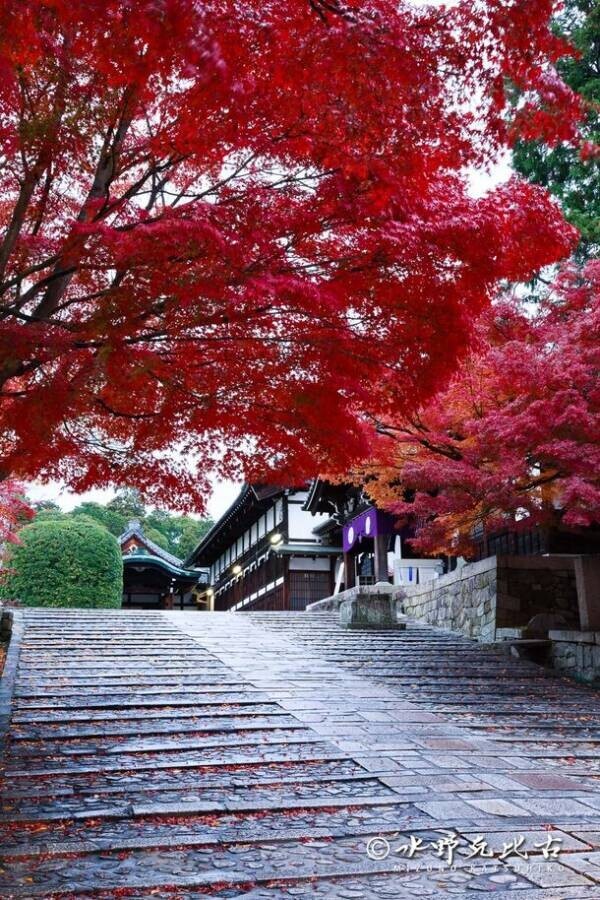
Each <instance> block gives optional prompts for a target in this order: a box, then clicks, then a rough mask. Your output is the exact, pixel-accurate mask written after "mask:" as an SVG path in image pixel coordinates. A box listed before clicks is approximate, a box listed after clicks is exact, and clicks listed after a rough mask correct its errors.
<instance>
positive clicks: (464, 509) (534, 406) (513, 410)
mask: <svg viewBox="0 0 600 900" xmlns="http://www.w3.org/2000/svg"><path fill="white" fill-rule="evenodd" d="M386 430H387V432H388V434H389V435H390V436H391V437H392V438H393V441H392V446H391V447H390V445H389V443H388V441H387V439H386V446H385V447H384V448H382V454H381V455H382V459H381V462H380V463H379V464H377V463H376V464H375V465H373V467H372V468H371V469H370V472H369V474H370V476H371V479H372V480H371V483H370V492H371V493H372V494H373V496H374V497H375V499H377V500H378V501H379V502H380V503H382V504H383V505H385V506H387V507H388V508H390V509H392V510H394V511H395V512H397V513H399V514H401V515H408V516H409V517H410V518H411V519H412V520H413V521H416V522H417V524H419V525H420V527H419V528H418V540H417V541H416V542H414V543H415V545H416V546H417V547H419V548H420V549H424V550H428V551H432V552H451V551H453V552H467V553H468V552H469V550H470V549H471V547H472V541H473V538H474V536H476V534H477V530H478V529H479V530H480V529H481V527H482V526H483V527H484V528H487V529H488V530H489V531H494V530H495V529H498V528H501V529H506V528H507V527H508V528H512V529H518V528H530V527H531V526H532V525H534V524H539V523H542V524H551V525H554V526H559V527H567V528H577V527H579V526H588V525H591V524H598V523H600V444H599V441H598V438H599V436H600V262H598V261H594V262H592V263H589V264H588V265H587V267H586V268H585V270H584V272H580V271H578V270H577V269H575V268H567V269H565V271H564V272H563V273H562V274H561V276H560V278H559V279H558V280H557V282H556V285H555V288H554V290H553V291H552V292H551V293H550V294H549V295H548V297H547V298H546V299H545V300H544V302H543V303H542V304H541V307H540V309H539V310H538V311H537V313H536V315H535V316H534V317H532V316H531V313H530V312H529V313H528V312H527V311H526V310H523V309H522V308H521V307H520V306H519V304H518V303H516V302H512V303H510V302H508V301H507V302H505V303H502V304H498V305H497V306H496V307H495V308H493V309H492V310H489V311H487V312H486V313H485V314H484V315H483V316H482V318H481V320H480V321H479V323H478V325H477V329H476V346H475V348H474V350H473V352H472V353H471V354H470V356H469V357H468V358H467V360H466V361H465V362H464V364H463V365H461V368H460V371H459V372H458V373H457V374H456V375H455V376H454V377H453V378H452V380H451V382H450V384H449V386H448V387H446V388H445V389H444V390H442V391H441V392H440V393H439V394H438V395H437V396H436V397H435V398H434V399H433V401H431V402H430V403H428V404H427V405H426V406H425V408H424V409H423V410H421V411H420V412H418V413H415V414H414V415H412V416H410V417H406V418H405V419H404V421H397V422H391V421H390V422H389V423H387V427H386Z"/></svg>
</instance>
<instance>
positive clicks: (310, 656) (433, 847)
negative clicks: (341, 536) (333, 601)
mask: <svg viewBox="0 0 600 900" xmlns="http://www.w3.org/2000/svg"><path fill="white" fill-rule="evenodd" d="M21 617H22V619H23V623H24V633H23V638H22V642H21V646H20V655H19V664H18V670H17V679H16V684H15V691H14V697H13V700H12V706H11V720H10V728H9V732H8V734H7V736H6V741H5V749H4V759H3V783H2V795H1V797H0V839H1V842H2V845H3V848H4V857H3V861H2V864H1V865H0V897H2V898H7V900H10V898H13V897H14V898H27V900H28V898H34V897H48V898H51V897H63V898H84V897H88V896H89V897H95V898H97V900H102V898H106V900H114V898H117V897H121V896H127V897H133V898H136V897H137V898H140V900H141V898H156V897H159V898H161V897H162V898H174V897H176V898H186V897H190V898H192V897H199V896H207V895H208V896H212V897H215V898H217V897H218V898H242V897H243V898H247V900H269V898H283V897H290V898H293V897H304V896H306V897H308V896H311V897H312V896H317V897H323V898H333V900H344V898H345V900H352V898H356V900H363V898H364V900H370V898H373V900H377V898H386V897H387V898H390V900H392V898H400V900H402V898H414V897H419V896H426V897H427V896H431V897H453V896H455V895H456V896H460V897H463V898H475V897H481V896H482V895H486V894H494V895H495V896H496V895H500V896H508V894H509V893H510V894H511V895H514V894H520V895H522V896H523V897H524V898H526V900H551V898H552V900H559V898H561V900H575V898H584V897H589V898H597V897H599V896H600V876H599V872H600V778H599V777H598V774H600V768H598V766H599V764H598V756H599V755H600V754H599V753H598V750H599V748H600V730H599V728H598V724H599V723H600V703H599V699H600V698H599V695H598V694H597V693H594V692H593V691H592V690H590V689H588V688H584V687H579V686H577V685H574V684H573V683H570V682H567V681H564V680H561V679H559V678H557V677H556V676H554V675H553V674H552V673H549V672H547V671H545V670H543V669H540V668H538V667H536V666H534V665H532V664H530V663H526V662H523V661H517V660H512V659H508V658H507V657H506V656H504V655H502V654H501V653H500V652H498V651H495V650H493V649H489V648H488V649H485V650H484V649H482V648H481V647H479V646H478V645H476V644H474V643H472V642H470V641H468V640H466V639H464V638H461V637H457V636H456V635H454V634H449V633H447V632H442V631H439V630H436V629H434V628H431V627H429V626H425V625H422V624H420V623H416V622H409V625H408V628H407V629H406V631H399V632H398V631H385V630H382V631H377V632H375V631H361V632H351V631H350V632H349V631H343V630H341V629H340V628H339V626H338V624H337V622H336V620H335V619H334V618H333V617H330V616H329V615H327V614H313V615H311V614H305V613H295V614H286V613H256V614H247V615H243V614H238V615H231V614H218V613H217V614H210V615H209V614H200V613H160V612H156V613H155V612H130V611H119V612H99V611H77V612H75V611H62V610H47V611H36V610H31V611H29V610H27V611H23V612H22V613H21ZM594 773H595V774H594ZM519 835H521V836H523V837H524V840H525V842H526V848H527V851H528V859H527V860H524V859H523V858H522V855H521V854H522V853H523V848H522V847H521V849H520V851H519V848H517V850H514V852H512V851H510V852H508V853H505V856H504V858H502V859H500V858H499V857H500V855H501V853H502V851H503V848H504V845H505V844H506V843H510V841H511V840H513V839H514V838H516V837H518V836H519ZM478 836H484V837H486V839H487V840H488V841H489V848H491V852H492V857H491V858H487V859H486V858H482V857H477V856H475V857H473V856H469V854H470V853H472V850H473V846H474V844H473V842H474V841H476V839H477V837H478ZM373 838H376V839H378V840H379V845H377V844H374V845H373V844H370V845H369V846H370V848H371V853H370V854H369V853H367V845H368V842H369V841H372V839H373ZM444 838H446V839H450V841H451V842H452V841H455V842H456V846H455V847H454V850H453V859H452V865H450V860H449V858H448V846H447V844H446V845H445V846H444V844H443V840H444ZM549 839H551V842H554V844H558V845H559V849H560V852H559V854H558V856H557V857H556V858H551V859H549V860H546V859H545V858H544V853H543V849H542V848H543V846H544V844H545V843H547V842H548V840H549ZM440 841H441V842H442V845H441V846H440ZM415 843H416V845H417V846H416V850H414V846H415ZM536 844H538V846H537V847H536V846H535V845H536ZM411 845H412V847H413V851H414V852H412V853H411V852H409V848H410V847H411ZM373 847H375V849H377V847H378V848H379V849H378V852H374V850H373ZM382 847H383V852H382V850H381V848H382ZM386 847H387V852H385V850H386Z"/></svg>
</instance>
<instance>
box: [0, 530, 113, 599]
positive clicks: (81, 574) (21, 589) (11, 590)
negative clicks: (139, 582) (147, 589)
mask: <svg viewBox="0 0 600 900" xmlns="http://www.w3.org/2000/svg"><path fill="white" fill-rule="evenodd" d="M19 538H20V540H21V542H22V543H21V544H18V545H15V546H14V547H11V549H10V551H9V558H8V559H7V560H6V562H5V566H6V568H7V569H9V570H10V571H9V573H8V575H7V577H6V578H4V579H2V583H1V584H0V596H2V597H4V598H5V599H10V600H18V601H20V602H21V603H22V604H23V605H24V606H67V607H74V608H78V607H79V608H93V607H119V606H120V605H121V599H122V594H123V560H122V558H121V550H120V547H119V543H118V541H117V539H116V538H115V537H114V536H113V535H112V534H110V533H109V532H108V531H107V530H106V528H103V527H102V526H101V525H97V524H96V523H95V522H94V521H92V520H91V519H87V518H84V517H83V516H82V517H81V518H80V519H67V518H64V519H60V518H59V519H46V520H43V519H41V520H39V521H34V522H32V523H31V525H26V526H25V527H24V528H22V529H21V531H20V532H19Z"/></svg>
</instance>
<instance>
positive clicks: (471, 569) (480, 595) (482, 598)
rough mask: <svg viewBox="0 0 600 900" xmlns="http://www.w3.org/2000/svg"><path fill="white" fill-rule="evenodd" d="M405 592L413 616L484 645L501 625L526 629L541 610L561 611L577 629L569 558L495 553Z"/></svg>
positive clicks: (577, 617)
mask: <svg viewBox="0 0 600 900" xmlns="http://www.w3.org/2000/svg"><path fill="white" fill-rule="evenodd" d="M402 593H403V594H404V595H405V596H404V599H403V601H402V602H403V607H404V611H405V612H406V613H407V614H408V615H409V616H415V618H418V619H423V620H424V621H425V622H429V623H430V624H431V625H438V626H439V627H440V628H448V629H450V630H451V631H459V632H461V633H462V634H464V635H466V636H467V637H471V638H475V639H476V640H478V641H481V642H482V643H490V642H493V641H494V640H495V639H496V629H497V628H523V627H524V626H525V625H527V623H528V622H529V621H530V619H532V618H533V616H535V615H537V614H539V613H550V612H552V613H559V614H560V615H561V616H563V617H564V619H565V623H566V627H568V628H573V629H576V628H578V627H579V614H578V607H577V590H576V586H575V571H574V562H573V558H572V557H567V556H565V557H561V556H555V557H553V556H529V557H527V556H525V557H523V556H491V557H489V558H488V559H483V560H481V561H479V562H476V563H468V564H467V565H465V566H463V567H462V568H461V569H457V570H456V571H454V572H450V573H449V574H448V575H442V577H441V578H438V579H437V580H436V581H432V582H428V583H426V584H420V585H409V586H406V587H403V588H402Z"/></svg>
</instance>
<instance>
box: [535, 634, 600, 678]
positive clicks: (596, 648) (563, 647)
mask: <svg viewBox="0 0 600 900" xmlns="http://www.w3.org/2000/svg"><path fill="white" fill-rule="evenodd" d="M548 636H549V638H550V640H551V641H552V644H551V647H550V658H551V661H552V666H553V667H554V668H555V669H558V671H559V672H564V674H565V675H569V676H570V677H571V678H576V679H577V681H583V682H585V683H586V684H593V685H596V686H598V687H600V632H599V631H567V630H565V631H551V632H550V633H549V635H548Z"/></svg>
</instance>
